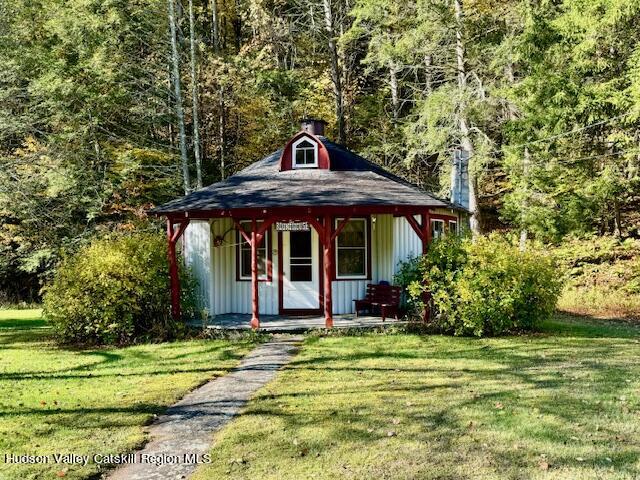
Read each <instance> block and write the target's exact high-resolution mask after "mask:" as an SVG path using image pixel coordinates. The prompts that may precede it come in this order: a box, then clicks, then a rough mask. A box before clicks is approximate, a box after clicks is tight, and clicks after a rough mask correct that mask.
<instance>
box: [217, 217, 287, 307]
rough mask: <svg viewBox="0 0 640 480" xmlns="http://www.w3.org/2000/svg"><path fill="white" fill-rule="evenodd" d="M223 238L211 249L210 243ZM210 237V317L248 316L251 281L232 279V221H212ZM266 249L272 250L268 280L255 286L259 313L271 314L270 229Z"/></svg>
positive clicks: (274, 291)
mask: <svg viewBox="0 0 640 480" xmlns="http://www.w3.org/2000/svg"><path fill="white" fill-rule="evenodd" d="M223 235H224V238H223V242H222V245H220V246H215V244H214V242H213V240H214V239H215V238H216V237H222V236H223ZM211 238H212V242H211V252H212V254H211V257H212V263H213V282H212V298H213V300H212V304H213V305H212V312H213V314H215V315H219V314H222V313H247V314H248V313H251V282H250V281H246V280H243V281H238V280H236V248H237V245H236V244H237V242H238V238H237V235H236V231H235V228H234V224H233V221H232V220H231V219H229V218H219V219H215V220H214V221H213V223H212V225H211ZM269 248H270V249H271V251H272V258H271V261H272V268H273V275H272V280H271V281H270V282H260V283H259V286H258V299H259V300H260V313H264V314H266V315H275V314H277V313H278V252H277V237H276V232H275V230H274V229H272V231H271V243H270V244H269Z"/></svg>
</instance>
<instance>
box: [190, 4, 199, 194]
mask: <svg viewBox="0 0 640 480" xmlns="http://www.w3.org/2000/svg"><path fill="white" fill-rule="evenodd" d="M195 37H196V34H195V20H194V18H193V0H189V47H190V53H191V102H192V109H193V155H194V156H195V158H196V182H197V183H196V185H197V187H198V188H202V156H201V153H200V126H199V124H198V77H197V75H196V63H197V62H196V60H197V58H196V55H197V53H196V38H195Z"/></svg>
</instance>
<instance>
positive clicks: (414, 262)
mask: <svg viewBox="0 0 640 480" xmlns="http://www.w3.org/2000/svg"><path fill="white" fill-rule="evenodd" d="M420 259H421V257H409V258H408V259H407V260H405V261H400V262H398V267H397V272H396V273H395V274H394V275H393V284H394V285H397V286H399V287H402V296H401V298H400V308H401V309H402V310H403V311H405V312H407V313H408V314H409V315H411V316H414V315H418V311H419V310H420V309H421V307H422V302H420V301H418V300H417V299H415V298H414V297H413V296H411V295H409V292H408V290H409V287H410V285H412V284H413V283H414V282H416V281H418V280H419V279H420V277H421V275H422V271H421V269H420Z"/></svg>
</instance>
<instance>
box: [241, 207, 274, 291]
mask: <svg viewBox="0 0 640 480" xmlns="http://www.w3.org/2000/svg"><path fill="white" fill-rule="evenodd" d="M256 223H257V226H258V227H259V226H260V225H261V224H262V221H258V222H256ZM240 226H241V227H242V228H243V230H244V231H245V232H248V233H249V234H251V220H241V221H240ZM270 241H271V232H270V231H269V230H267V231H266V233H265V235H264V239H263V240H262V243H261V244H260V247H258V280H268V277H269V245H270ZM237 243H238V247H237V249H236V253H237V262H236V265H237V267H238V274H237V278H238V280H251V245H249V244H248V243H247V241H246V240H245V239H244V237H243V236H242V234H241V233H240V232H237Z"/></svg>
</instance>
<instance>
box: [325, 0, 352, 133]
mask: <svg viewBox="0 0 640 480" xmlns="http://www.w3.org/2000/svg"><path fill="white" fill-rule="evenodd" d="M323 5H324V21H325V30H326V31H327V37H328V39H329V56H330V60H331V81H332V83H333V95H334V99H335V104H336V105H335V108H336V119H337V121H338V143H340V144H342V145H344V144H345V143H346V141H347V139H346V133H345V125H344V100H343V95H342V78H341V77H342V76H341V74H340V65H339V62H338V46H337V44H336V39H335V29H334V16H333V10H332V8H331V0H323Z"/></svg>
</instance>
